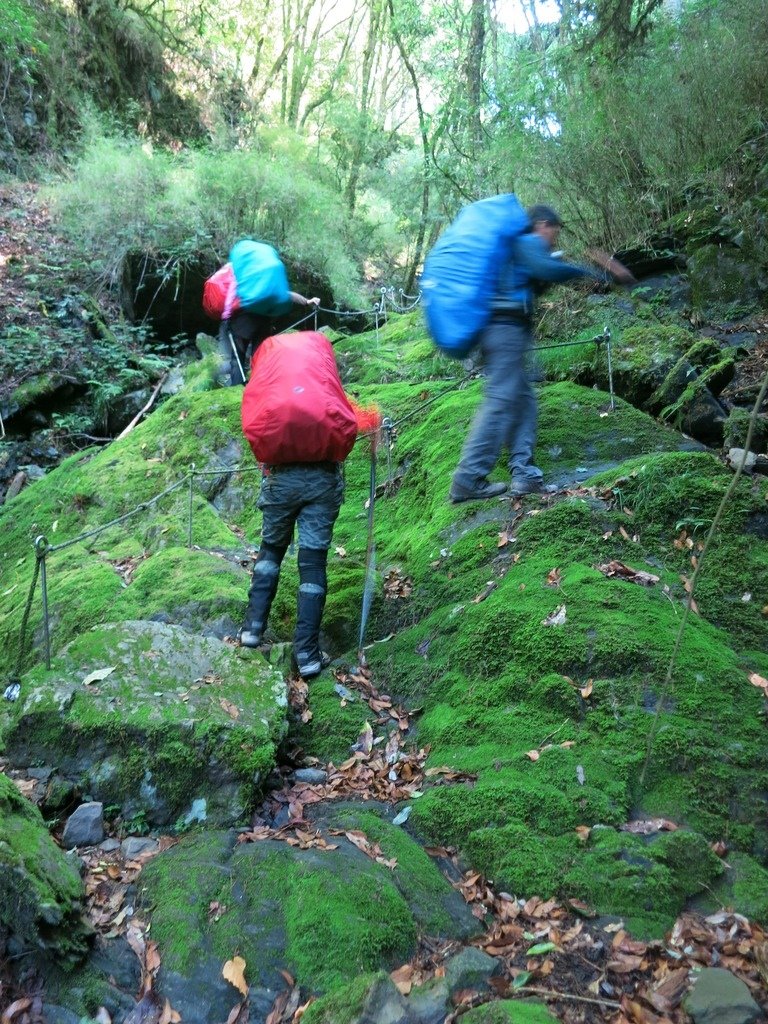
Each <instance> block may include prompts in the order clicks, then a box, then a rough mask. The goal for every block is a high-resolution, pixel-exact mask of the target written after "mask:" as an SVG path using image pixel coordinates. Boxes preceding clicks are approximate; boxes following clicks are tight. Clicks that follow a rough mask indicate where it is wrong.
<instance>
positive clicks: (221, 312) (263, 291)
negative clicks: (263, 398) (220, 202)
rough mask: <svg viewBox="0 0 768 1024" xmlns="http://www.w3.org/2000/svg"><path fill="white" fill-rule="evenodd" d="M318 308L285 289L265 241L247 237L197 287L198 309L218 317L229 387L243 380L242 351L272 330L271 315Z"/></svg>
mask: <svg viewBox="0 0 768 1024" xmlns="http://www.w3.org/2000/svg"><path fill="white" fill-rule="evenodd" d="M294 305H297V306H319V305H320V299H319V298H312V299H306V298H304V296H303V295H299V293H298V292H293V291H291V290H290V289H289V287H288V277H287V275H286V272H285V267H284V266H283V264H282V262H281V260H280V258H279V256H278V255H277V252H276V251H275V249H273V248H272V246H271V245H267V244H266V242H256V241H254V240H253V239H250V238H244V239H241V240H240V241H239V242H236V243H235V245H234V246H233V247H232V250H231V252H230V254H229V262H228V263H226V264H225V265H224V266H223V267H221V269H219V270H217V271H216V273H215V274H212V275H211V277H209V278H208V280H207V281H206V282H205V284H204V285H203V309H204V310H205V312H206V313H207V314H208V316H210V317H211V318H212V319H217V318H221V326H220V328H219V343H220V345H221V350H222V352H223V353H224V354H225V355H226V358H227V359H228V360H229V367H230V370H229V382H230V385H236V384H245V379H246V377H245V371H246V367H247V365H248V363H247V359H248V351H249V349H250V350H251V351H254V352H255V350H256V348H257V347H258V345H259V344H260V343H261V342H262V341H263V340H264V339H265V338H267V337H269V335H270V334H272V333H273V332H274V329H275V325H274V321H275V318H276V317H279V316H282V315H284V314H285V313H289V312H290V311H291V308H292V306H294Z"/></svg>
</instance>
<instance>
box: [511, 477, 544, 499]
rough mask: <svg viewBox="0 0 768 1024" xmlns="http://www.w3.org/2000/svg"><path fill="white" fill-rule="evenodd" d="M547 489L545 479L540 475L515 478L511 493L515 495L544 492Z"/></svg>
mask: <svg viewBox="0 0 768 1024" xmlns="http://www.w3.org/2000/svg"><path fill="white" fill-rule="evenodd" d="M545 491H546V488H545V486H544V481H543V480H542V478H541V477H539V476H535V477H528V478H523V479H522V480H513V481H512V484H511V486H510V488H509V493H510V494H514V495H521V494H544V493H545Z"/></svg>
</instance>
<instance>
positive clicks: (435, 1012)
mask: <svg viewBox="0 0 768 1024" xmlns="http://www.w3.org/2000/svg"><path fill="white" fill-rule="evenodd" d="M450 996H451V994H450V992H449V990H448V982H447V981H446V979H445V978H433V979H432V980H431V981H428V982H426V984H424V985H418V986H417V987H416V988H414V989H412V990H411V991H410V992H409V993H408V1000H407V1002H408V1016H409V1017H410V1019H411V1021H412V1022H413V1024H443V1021H444V1020H445V1017H446V1014H447V1013H448V1012H449V1000H450Z"/></svg>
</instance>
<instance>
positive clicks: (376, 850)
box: [329, 828, 397, 871]
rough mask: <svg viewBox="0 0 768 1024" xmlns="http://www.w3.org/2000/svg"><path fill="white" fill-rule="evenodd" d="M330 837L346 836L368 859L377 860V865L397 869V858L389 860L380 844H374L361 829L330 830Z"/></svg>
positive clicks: (391, 869)
mask: <svg viewBox="0 0 768 1024" xmlns="http://www.w3.org/2000/svg"><path fill="white" fill-rule="evenodd" d="M329 835H332V836H346V838H347V839H348V840H349V841H350V843H352V845H353V846H356V847H357V849H358V850H362V852H363V853H364V854H365V855H366V857H370V858H371V860H375V861H376V863H377V864H383V865H384V867H385V868H389V869H390V871H394V869H395V868H396V867H397V858H395V857H392V858H390V859H387V858H386V857H385V856H384V854H383V852H382V849H381V847H380V846H379V844H378V843H374V842H372V841H371V840H370V839H369V838H368V836H367V835H366V834H365V832H361V831H360V830H359V829H347V830H345V829H337V828H332V829H330V830H329Z"/></svg>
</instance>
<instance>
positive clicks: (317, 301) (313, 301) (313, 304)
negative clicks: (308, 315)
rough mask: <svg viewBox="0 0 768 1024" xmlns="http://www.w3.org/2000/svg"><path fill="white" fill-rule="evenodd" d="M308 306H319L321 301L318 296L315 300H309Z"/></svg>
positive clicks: (307, 301)
mask: <svg viewBox="0 0 768 1024" xmlns="http://www.w3.org/2000/svg"><path fill="white" fill-rule="evenodd" d="M306 304H307V305H308V306H319V305H320V299H319V298H318V297H317V296H315V297H314V298H313V299H307V300H306Z"/></svg>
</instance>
